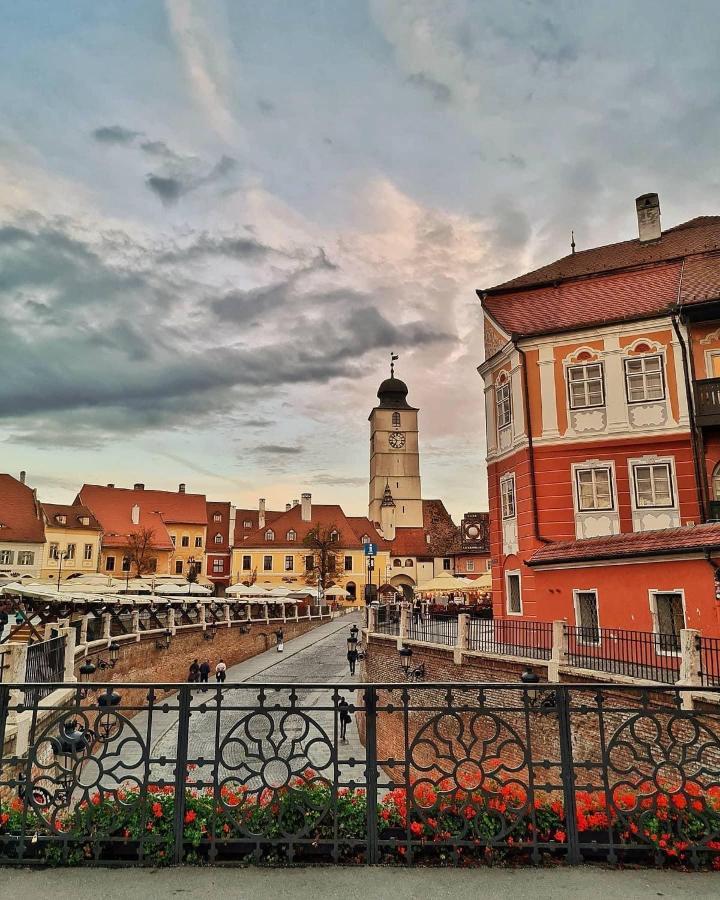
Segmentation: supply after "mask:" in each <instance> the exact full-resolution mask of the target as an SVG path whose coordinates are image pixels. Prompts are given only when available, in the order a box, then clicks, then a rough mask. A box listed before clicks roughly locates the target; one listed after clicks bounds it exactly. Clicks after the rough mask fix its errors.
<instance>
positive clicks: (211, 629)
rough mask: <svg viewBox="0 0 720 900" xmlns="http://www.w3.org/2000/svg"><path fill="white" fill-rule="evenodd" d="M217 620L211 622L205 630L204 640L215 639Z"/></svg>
mask: <svg viewBox="0 0 720 900" xmlns="http://www.w3.org/2000/svg"><path fill="white" fill-rule="evenodd" d="M217 628H218V627H217V622H211V623H210V624H209V625H208V626H207V628H206V629H205V631H204V632H203V640H206V641H214V640H215V635H216V634H217Z"/></svg>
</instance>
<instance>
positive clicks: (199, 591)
mask: <svg viewBox="0 0 720 900" xmlns="http://www.w3.org/2000/svg"><path fill="white" fill-rule="evenodd" d="M155 593H156V594H160V595H161V596H163V595H165V596H168V597H174V596H176V595H177V596H181V595H183V594H184V595H186V596H187V595H188V594H195V595H202V596H203V597H209V596H210V595H211V594H212V591H211V590H210V588H206V587H203V586H202V585H201V584H196V583H195V582H188V583H187V584H162V585H160V586H159V587H158V586H157V585H156V586H155Z"/></svg>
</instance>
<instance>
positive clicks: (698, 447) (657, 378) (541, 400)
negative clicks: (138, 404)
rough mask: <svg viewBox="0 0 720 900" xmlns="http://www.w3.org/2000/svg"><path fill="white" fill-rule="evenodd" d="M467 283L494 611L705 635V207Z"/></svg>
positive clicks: (647, 219)
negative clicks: (479, 351)
mask: <svg viewBox="0 0 720 900" xmlns="http://www.w3.org/2000/svg"><path fill="white" fill-rule="evenodd" d="M636 206H637V213H638V228H639V233H638V237H637V238H635V239H632V240H627V241H622V242H620V243H617V244H611V245H608V246H603V247H598V248H595V249H592V250H585V251H580V252H577V253H576V252H573V253H571V254H570V255H569V256H566V257H564V258H562V259H560V260H557V261H556V262H553V263H550V264H549V265H547V266H544V267H543V268H541V269H538V270H536V271H534V272H530V273H528V274H525V275H522V276H520V277H518V278H514V279H512V280H511V281H509V282H506V283H504V284H501V285H498V286H496V287H494V288H490V289H487V290H483V291H478V294H479V296H480V298H481V300H482V308H483V312H484V326H485V361H484V362H483V363H482V365H481V366H480V367H479V372H480V374H481V375H482V377H483V379H484V384H485V414H486V427H487V447H488V455H487V462H488V481H489V498H490V509H491V529H490V549H491V554H492V572H493V596H494V606H495V615H496V616H501V617H502V616H525V617H533V618H539V619H545V620H550V619H556V618H565V619H567V620H568V621H569V622H571V623H577V624H578V625H581V626H587V627H589V628H595V629H597V628H602V627H611V626H615V627H625V628H632V629H637V630H644V631H655V632H662V633H675V634H677V632H679V629H680V628H681V627H694V628H699V629H701V630H702V631H703V632H704V633H706V634H720V626H719V612H720V604H719V603H718V600H717V599H716V593H717V585H718V580H717V574H716V573H717V571H718V564H719V563H720V522H718V521H717V520H718V519H720V515H719V514H718V513H719V512H720V217H717V216H701V217H699V218H697V219H692V220H691V221H689V222H685V223H683V224H682V225H678V226H675V227H674V228H670V229H668V230H666V231H662V230H661V227H660V208H659V201H658V198H657V195H655V194H649V195H644V196H643V197H640V198H638V200H637V201H636Z"/></svg>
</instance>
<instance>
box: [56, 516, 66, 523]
mask: <svg viewBox="0 0 720 900" xmlns="http://www.w3.org/2000/svg"><path fill="white" fill-rule="evenodd" d="M55 521H56V522H57V523H58V525H65V524H66V522H67V516H61V515H57V516H55Z"/></svg>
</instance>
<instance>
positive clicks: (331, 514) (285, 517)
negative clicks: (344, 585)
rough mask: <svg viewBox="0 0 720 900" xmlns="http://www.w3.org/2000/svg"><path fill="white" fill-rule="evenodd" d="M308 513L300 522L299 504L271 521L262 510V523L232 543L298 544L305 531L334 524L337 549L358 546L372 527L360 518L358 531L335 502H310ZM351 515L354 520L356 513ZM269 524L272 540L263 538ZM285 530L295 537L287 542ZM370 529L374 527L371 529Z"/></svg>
mask: <svg viewBox="0 0 720 900" xmlns="http://www.w3.org/2000/svg"><path fill="white" fill-rule="evenodd" d="M310 515H311V518H310V521H309V522H304V521H303V519H302V504H298V505H297V506H293V507H292V509H290V510H288V511H287V512H284V513H280V514H279V515H278V516H276V517H275V518H274V519H273V520H272V521H268V519H267V514H266V517H265V527H264V528H259V529H257V530H256V531H254V532H252V533H251V534H249V535H248V537H247V538H246V539H245V540H243V541H242V543H240V544H237V543H236V545H235V546H240V547H247V548H251V547H253V548H255V547H267V548H273V547H287V546H290V545H302V543H303V541H304V540H305V538H306V536H307V534H308V532H310V531H312V529H313V528H316V527H320V528H331V527H334V528H337V530H338V532H339V533H340V540H339V542H338V547H339V548H341V549H348V550H351V549H360V548H361V547H362V540H361V538H362V535H363V534H364V533H365V532H368V536H370V531H369V529H370V528H372V526H371V525H370V522H369V521H368V520H362V521H363V523H364V524H363V527H362V529H360V530H359V532H358V530H357V525H356V524H353V522H352V521H351V520H350V519H349V518H348V517H347V516H346V515H345V513H344V512H343V511H342V507H340V506H338V505H336V504H321V503H313V504H312V506H311V508H310ZM354 518H355V519H356V520H357V517H354ZM365 523H366V524H367V527H365ZM269 528H270V529H272V531H273V532H274V533H275V539H274V540H267V539H266V537H265V534H266V532H267V530H268V529H269ZM289 531H294V532H295V534H296V537H295V540H294V541H291V542H288V539H287V533H288V532H289ZM373 531H375V530H374V529H373ZM236 533H237V529H236ZM375 534H377V532H375ZM380 543H381V544H382V543H384V542H382V541H380Z"/></svg>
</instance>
